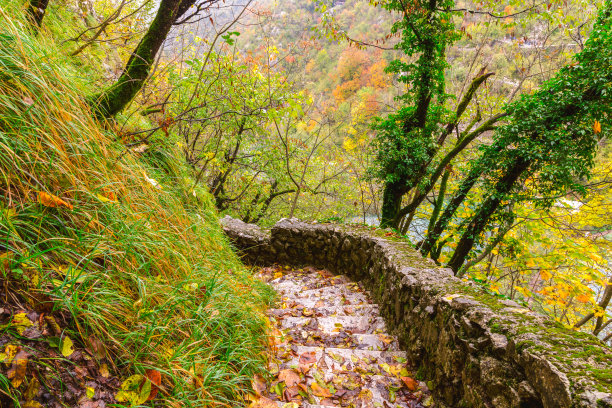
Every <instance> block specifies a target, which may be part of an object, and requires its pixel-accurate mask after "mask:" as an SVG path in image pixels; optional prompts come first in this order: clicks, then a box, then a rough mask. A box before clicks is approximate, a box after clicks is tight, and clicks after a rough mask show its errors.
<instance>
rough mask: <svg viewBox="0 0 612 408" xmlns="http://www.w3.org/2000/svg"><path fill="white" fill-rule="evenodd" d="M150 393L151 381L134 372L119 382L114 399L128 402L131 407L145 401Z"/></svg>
mask: <svg viewBox="0 0 612 408" xmlns="http://www.w3.org/2000/svg"><path fill="white" fill-rule="evenodd" d="M150 394H151V382H150V381H147V379H146V378H145V377H144V376H142V375H140V374H134V375H133V376H131V377H129V378H128V379H127V380H125V381H124V382H123V383H122V384H121V390H120V391H119V392H118V393H117V395H116V396H115V399H116V400H117V401H118V402H129V403H130V406H132V407H133V406H136V405H141V404H143V403H144V402H146V401H147V399H148V398H149V395H150Z"/></svg>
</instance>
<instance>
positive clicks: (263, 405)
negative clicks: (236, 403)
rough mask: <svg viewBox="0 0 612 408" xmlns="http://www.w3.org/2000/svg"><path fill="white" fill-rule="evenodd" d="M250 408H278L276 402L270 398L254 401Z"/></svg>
mask: <svg viewBox="0 0 612 408" xmlns="http://www.w3.org/2000/svg"><path fill="white" fill-rule="evenodd" d="M249 407H250V408H278V406H277V405H276V402H274V401H272V400H271V399H270V398H266V397H260V398H258V399H256V400H255V401H253V402H252V403H251V404H250V405H249Z"/></svg>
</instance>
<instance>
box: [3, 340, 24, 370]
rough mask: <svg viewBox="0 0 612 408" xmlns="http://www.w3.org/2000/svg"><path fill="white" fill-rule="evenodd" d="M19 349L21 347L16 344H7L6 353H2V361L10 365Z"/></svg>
mask: <svg viewBox="0 0 612 408" xmlns="http://www.w3.org/2000/svg"><path fill="white" fill-rule="evenodd" d="M19 350H21V347H19V346H16V345H14V344H7V345H6V348H5V349H4V353H0V362H1V363H4V364H6V365H7V366H8V365H9V364H11V361H13V358H15V355H16V354H17V352H18V351H19Z"/></svg>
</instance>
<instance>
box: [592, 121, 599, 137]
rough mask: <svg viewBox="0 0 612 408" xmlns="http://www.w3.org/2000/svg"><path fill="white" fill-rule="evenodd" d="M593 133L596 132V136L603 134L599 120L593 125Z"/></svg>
mask: <svg viewBox="0 0 612 408" xmlns="http://www.w3.org/2000/svg"><path fill="white" fill-rule="evenodd" d="M593 132H595V134H598V133H601V123H600V122H599V121H598V120H596V121H595V123H593Z"/></svg>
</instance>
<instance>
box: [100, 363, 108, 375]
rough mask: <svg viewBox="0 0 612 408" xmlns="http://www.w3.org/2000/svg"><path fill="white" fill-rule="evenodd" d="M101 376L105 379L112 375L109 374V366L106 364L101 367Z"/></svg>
mask: <svg viewBox="0 0 612 408" xmlns="http://www.w3.org/2000/svg"><path fill="white" fill-rule="evenodd" d="M100 375H101V376H102V377H104V378H108V377H109V376H110V373H109V372H108V365H106V363H104V364H102V365H101V366H100Z"/></svg>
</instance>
